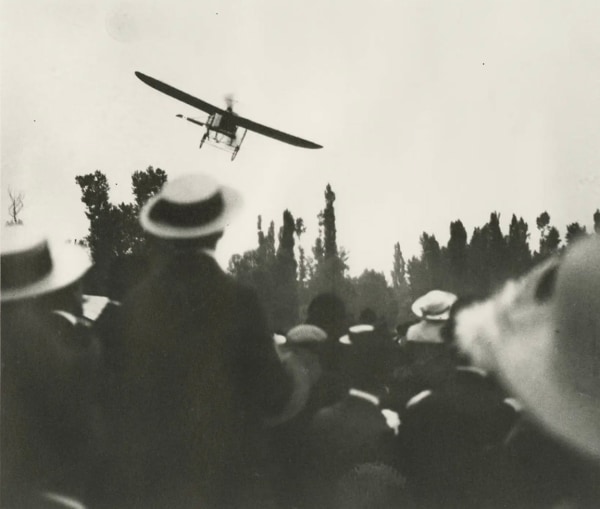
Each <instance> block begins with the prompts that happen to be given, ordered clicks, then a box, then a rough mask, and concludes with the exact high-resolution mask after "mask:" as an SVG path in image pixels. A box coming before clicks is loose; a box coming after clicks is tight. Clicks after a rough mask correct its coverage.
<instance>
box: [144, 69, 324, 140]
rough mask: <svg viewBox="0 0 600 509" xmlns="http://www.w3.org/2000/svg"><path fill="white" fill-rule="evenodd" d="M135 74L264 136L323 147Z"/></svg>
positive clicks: (156, 87)
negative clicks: (232, 113)
mask: <svg viewBox="0 0 600 509" xmlns="http://www.w3.org/2000/svg"><path fill="white" fill-rule="evenodd" d="M135 75H136V76H137V77H138V78H139V79H140V80H142V81H143V82H144V83H145V84H146V85H149V86H151V87H152V88H154V89H156V90H158V91H159V92H162V93H163V94H167V95H169V96H171V97H173V98H174V99H177V100H178V101H181V102H184V103H186V104H189V105H190V106H193V107H194V108H198V109H199V110H202V111H204V112H206V113H208V114H209V115H212V114H213V113H219V114H221V115H223V116H229V117H232V118H233V121H234V123H235V125H238V126H240V127H242V128H244V129H248V130H250V131H254V132H256V133H259V134H262V135H264V136H268V137H269V138H273V139H276V140H279V141H282V142H284V143H289V144H290V145H295V146H296V147H303V148H322V145H317V144H316V143H313V142H312V141H308V140H304V139H302V138H298V137H297V136H292V135H291V134H287V133H284V132H283V131H278V130H277V129H273V128H272V127H267V126H265V125H262V124H259V123H257V122H253V121H252V120H248V119H247V118H243V117H240V116H238V115H231V113H229V112H227V111H225V110H222V109H220V108H217V107H216V106H213V105H212V104H210V103H207V102H206V101H203V100H201V99H198V98H197V97H194V96H192V95H190V94H187V93H186V92H183V91H181V90H179V89H177V88H175V87H172V86H171V85H167V84H166V83H163V82H162V81H159V80H157V79H155V78H151V77H150V76H147V75H145V74H143V73H141V72H138V71H136V73H135Z"/></svg>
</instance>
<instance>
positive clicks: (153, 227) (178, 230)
mask: <svg viewBox="0 0 600 509" xmlns="http://www.w3.org/2000/svg"><path fill="white" fill-rule="evenodd" d="M220 191H221V194H222V196H223V203H224V207H223V212H222V214H220V215H219V216H218V217H217V218H215V219H214V220H213V221H210V222H209V223H206V224H203V225H201V226H193V227H178V226H173V225H171V224H167V223H160V222H157V221H154V220H152V219H151V218H150V213H151V211H152V208H153V207H154V205H155V204H156V202H157V201H158V200H159V199H160V196H159V195H155V196H153V197H152V198H150V199H149V200H148V202H147V203H146V205H145V206H144V207H143V208H142V210H141V212H140V224H141V226H142V228H143V229H144V230H145V231H146V232H148V233H149V234H151V235H154V236H155V237H159V238H163V239H194V238H198V237H205V236H207V235H210V234H212V233H217V232H220V231H223V230H224V229H225V228H226V227H227V226H229V224H230V222H231V220H232V219H233V218H234V217H235V216H236V215H237V213H238V212H239V210H240V209H241V207H242V195H241V194H240V193H239V192H238V191H236V190H235V189H233V188H231V187H228V186H221V188H220Z"/></svg>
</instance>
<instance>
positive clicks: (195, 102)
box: [135, 71, 226, 115]
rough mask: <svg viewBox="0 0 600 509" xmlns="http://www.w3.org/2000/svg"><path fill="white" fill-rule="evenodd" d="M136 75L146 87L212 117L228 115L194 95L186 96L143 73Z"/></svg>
mask: <svg viewBox="0 0 600 509" xmlns="http://www.w3.org/2000/svg"><path fill="white" fill-rule="evenodd" d="M135 75H136V76H137V77H138V78H139V79H141V80H142V81H143V82H144V83H145V84H146V85H149V86H151V87H152V88H154V89H156V90H158V91H159V92H162V93H163V94H167V95H170V96H171V97H173V98H174V99H177V100H178V101H181V102H184V103H186V104H189V105H190V106H193V107H194V108H198V109H199V110H202V111H204V112H206V113H208V114H209V115H212V114H213V113H220V114H221V115H224V114H225V113H226V112H225V111H224V110H222V109H220V108H217V107H216V106H213V105H212V104H209V103H207V102H206V101H203V100H202V99H198V98H197V97H194V96H193V95H190V94H186V93H185V92H183V91H181V90H178V89H177V88H175V87H172V86H171V85H167V84H166V83H163V82H162V81H159V80H157V79H154V78H151V77H150V76H146V75H145V74H143V73H141V72H137V71H136V73H135Z"/></svg>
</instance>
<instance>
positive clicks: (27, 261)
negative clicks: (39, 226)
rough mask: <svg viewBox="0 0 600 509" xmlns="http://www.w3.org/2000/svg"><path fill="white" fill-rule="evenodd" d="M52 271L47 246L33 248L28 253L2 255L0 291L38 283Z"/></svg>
mask: <svg viewBox="0 0 600 509" xmlns="http://www.w3.org/2000/svg"><path fill="white" fill-rule="evenodd" d="M51 271H52V259H51V258H50V251H49V249H48V244H47V243H45V242H44V243H43V244H40V245H39V246H35V247H34V248H33V249H31V250H30V251H21V252H19V253H12V254H4V255H2V273H1V275H0V279H1V281H2V290H14V289H15V288H23V287H25V286H28V285H30V284H32V283H35V282H36V281H40V280H41V279H43V278H44V277H46V276H47V275H48V274H50V272H51Z"/></svg>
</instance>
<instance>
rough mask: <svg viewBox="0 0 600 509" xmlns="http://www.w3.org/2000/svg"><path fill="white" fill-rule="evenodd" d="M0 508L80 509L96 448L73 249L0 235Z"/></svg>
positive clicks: (26, 232) (86, 336) (8, 231)
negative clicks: (0, 289) (0, 272)
mask: <svg viewBox="0 0 600 509" xmlns="http://www.w3.org/2000/svg"><path fill="white" fill-rule="evenodd" d="M1 250H2V256H1V270H2V292H1V294H0V296H1V303H2V304H1V311H0V317H1V328H2V369H1V377H2V380H1V384H0V387H1V396H0V402H1V404H2V412H1V424H0V432H1V450H2V455H1V470H2V476H1V482H0V506H2V507H15V508H16V507H19V508H24V509H28V508H35V509H39V508H46V507H48V508H50V507H56V508H60V507H83V505H82V501H85V500H86V489H87V486H88V481H89V478H90V477H91V476H92V475H93V470H94V464H95V461H96V460H97V459H98V456H97V453H98V451H99V449H100V448H101V436H102V433H101V430H100V429H99V428H98V427H97V426H99V425H100V424H101V419H99V412H98V410H99V405H98V399H97V387H98V382H99V378H98V377H99V367H100V359H101V355H100V344H99V341H98V340H97V338H94V336H93V335H92V334H91V333H90V330H89V328H88V327H87V322H86V321H85V320H84V318H83V317H82V294H81V279H82V278H83V276H84V275H85V273H86V272H87V270H88V269H89V267H90V261H89V259H88V257H87V255H86V253H85V251H84V250H83V249H81V248H80V247H79V246H74V245H67V244H57V243H53V242H49V241H48V239H47V237H46V236H45V235H43V234H41V233H39V232H36V231H34V230H32V229H30V228H29V227H26V226H20V225H19V226H10V227H3V229H2V244H1Z"/></svg>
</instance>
